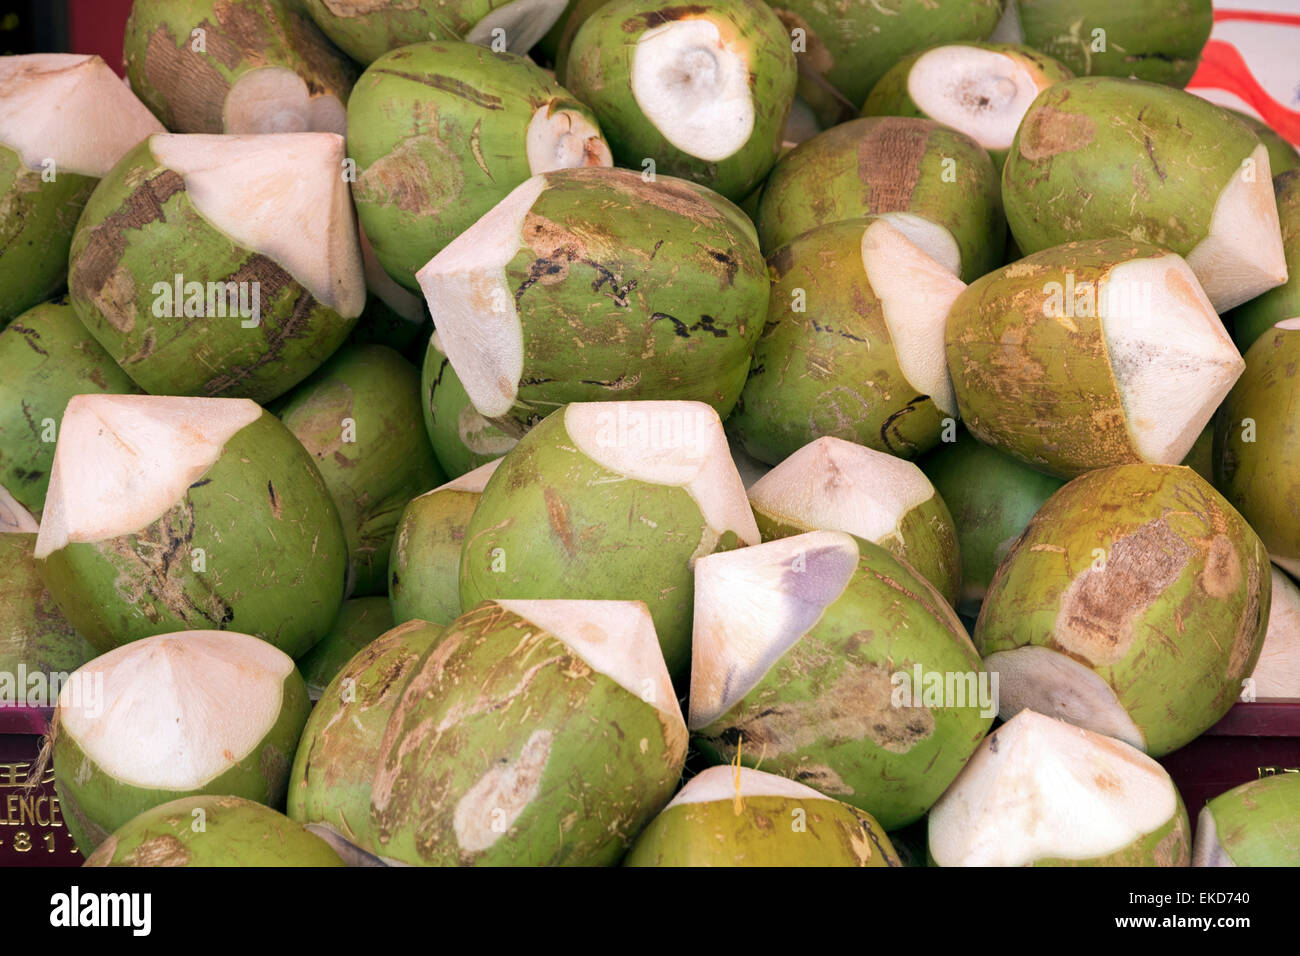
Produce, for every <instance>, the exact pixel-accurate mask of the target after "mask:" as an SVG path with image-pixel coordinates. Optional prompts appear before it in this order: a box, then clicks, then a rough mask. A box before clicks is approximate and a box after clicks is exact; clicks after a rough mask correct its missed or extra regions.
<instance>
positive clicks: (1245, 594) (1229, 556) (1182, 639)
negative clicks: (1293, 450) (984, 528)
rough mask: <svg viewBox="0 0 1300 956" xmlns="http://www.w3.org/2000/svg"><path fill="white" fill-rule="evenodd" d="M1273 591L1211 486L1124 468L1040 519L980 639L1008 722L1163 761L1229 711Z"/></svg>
mask: <svg viewBox="0 0 1300 956" xmlns="http://www.w3.org/2000/svg"><path fill="white" fill-rule="evenodd" d="M1270 594H1271V585H1270V579H1269V565H1268V555H1267V554H1266V553H1265V551H1264V546H1263V544H1262V543H1261V542H1260V540H1259V538H1258V537H1257V536H1256V534H1255V532H1254V531H1252V530H1251V528H1250V526H1249V525H1247V524H1246V522H1245V521H1243V520H1242V517H1241V515H1239V514H1238V513H1237V512H1236V511H1234V510H1233V509H1232V506H1231V505H1229V504H1228V502H1227V501H1226V500H1224V498H1223V496H1222V495H1220V494H1219V493H1218V492H1217V491H1215V490H1214V488H1213V487H1212V486H1211V485H1210V484H1209V483H1208V482H1207V481H1206V480H1205V479H1204V478H1202V477H1201V476H1200V475H1198V474H1197V473H1196V472H1194V471H1192V470H1191V469H1190V468H1184V467H1180V466H1177V465H1173V466H1169V465H1145V464H1143V465H1119V466H1116V467H1114V468H1103V469H1099V470H1097V471H1091V472H1089V473H1088V474H1086V475H1083V476H1082V477H1079V478H1076V479H1074V480H1073V481H1071V482H1069V483H1068V484H1066V485H1065V486H1064V487H1063V488H1062V489H1061V490H1060V491H1058V492H1056V494H1054V495H1052V497H1051V498H1049V499H1048V501H1047V503H1046V504H1044V505H1043V506H1042V508H1040V509H1039V510H1038V513H1037V514H1036V515H1034V518H1033V520H1032V521H1030V522H1029V526H1028V527H1027V528H1026V529H1025V532H1024V534H1023V535H1021V536H1020V538H1019V539H1018V540H1017V541H1016V543H1015V544H1014V545H1013V546H1012V548H1011V550H1010V552H1009V553H1008V554H1007V557H1006V559H1005V560H1004V561H1003V562H1002V566H1001V567H999V568H998V572H997V574H996V575H995V576H994V578H993V582H992V583H991V584H990V585H989V589H988V594H987V596H986V597H985V599H984V605H983V607H982V608H981V609H980V616H979V621H978V622H977V623H976V625H975V635H974V636H975V644H976V646H977V647H978V648H979V649H980V653H981V654H982V655H983V656H984V666H985V668H987V669H988V671H989V672H990V673H996V674H998V675H999V682H1000V687H1001V704H1000V712H1001V715H1002V717H1003V719H1006V718H1008V717H1011V716H1012V715H1014V714H1016V713H1018V712H1019V711H1020V709H1021V708H1024V707H1028V708H1030V709H1032V710H1036V711H1039V712H1040V713H1044V714H1048V715H1050V716H1053V717H1059V718H1060V719H1062V720H1065V721H1068V722H1070V723H1073V724H1077V725H1079V726H1081V727H1085V728H1087V729H1089V730H1094V731H1097V732H1098V733H1103V734H1107V735H1109V736H1111V737H1115V738H1117V739H1119V740H1122V741H1124V742H1125V743H1127V744H1130V745H1132V746H1134V747H1137V748H1138V749H1140V750H1143V751H1145V752H1147V753H1149V754H1151V755H1153V756H1157V757H1158V756H1161V755H1163V754H1166V753H1169V752H1170V751H1171V750H1176V749H1177V748H1179V747H1181V746H1182V745H1183V744H1185V743H1187V742H1188V741H1190V740H1192V739H1193V738H1195V737H1197V736H1199V735H1200V734H1201V733H1203V732H1205V731H1206V730H1208V729H1209V728H1210V727H1212V726H1213V725H1214V724H1215V722H1217V721H1218V720H1219V718H1220V717H1222V716H1223V715H1224V714H1225V713H1227V712H1228V709H1229V708H1230V707H1232V704H1233V702H1234V701H1235V699H1236V698H1237V695H1238V694H1239V693H1240V691H1241V687H1242V680H1243V679H1244V678H1246V677H1248V676H1249V675H1250V673H1251V671H1252V670H1253V669H1254V667H1255V661H1256V659H1257V658H1258V657H1259V652H1260V647H1261V646H1262V644H1263V641H1264V633H1265V630H1266V628H1267V627H1268V611H1269V600H1270Z"/></svg>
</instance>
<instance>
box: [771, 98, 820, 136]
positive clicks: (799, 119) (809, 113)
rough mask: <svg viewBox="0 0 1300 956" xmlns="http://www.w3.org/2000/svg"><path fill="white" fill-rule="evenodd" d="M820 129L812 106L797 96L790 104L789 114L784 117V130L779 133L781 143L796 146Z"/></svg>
mask: <svg viewBox="0 0 1300 956" xmlns="http://www.w3.org/2000/svg"><path fill="white" fill-rule="evenodd" d="M821 131H822V128H821V124H820V123H818V122H817V114H816V113H814V112H813V110H812V107H811V106H809V105H808V103H807V102H806V101H805V100H804V99H803V98H802V97H799V96H796V97H795V98H794V102H793V103H791V104H790V114H789V115H788V116H787V117H786V118H785V130H784V131H783V132H782V133H781V140H782V145H785V144H787V143H788V144H789V145H791V146H798V145H799V144H800V143H802V142H805V141H807V140H810V139H812V138H813V137H814V136H816V135H817V134H818V133H820V132H821Z"/></svg>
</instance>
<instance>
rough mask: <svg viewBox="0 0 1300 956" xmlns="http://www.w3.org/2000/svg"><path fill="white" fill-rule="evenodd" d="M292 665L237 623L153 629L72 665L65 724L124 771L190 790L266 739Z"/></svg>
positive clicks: (123, 775)
mask: <svg viewBox="0 0 1300 956" xmlns="http://www.w3.org/2000/svg"><path fill="white" fill-rule="evenodd" d="M293 669H294V664H293V660H292V658H290V657H289V656H288V655H287V654H285V653H284V652H283V651H281V650H279V649H278V648H276V647H273V646H272V645H270V644H268V643H267V642H266V641H263V640H260V639H258V638H256V637H251V636H249V635H247V634H240V633H237V632H235V631H180V632H177V633H174V634H160V635H158V636H156V637H147V638H144V639H143V640H139V641H135V642H133V643H131V644H127V645H124V646H123V647H119V648H117V649H116V650H112V651H109V652H108V653H107V654H104V655H103V656H101V657H97V658H95V659H94V660H93V661H91V662H90V663H89V664H86V665H85V666H84V667H82V668H80V669H79V670H77V671H76V672H75V673H73V674H72V676H71V677H70V678H69V679H68V681H67V683H65V684H64V686H63V689H62V690H61V691H60V692H59V702H58V719H59V725H60V728H61V730H62V732H64V733H68V734H71V736H72V737H73V738H74V739H75V740H76V741H77V745H78V746H79V747H80V748H81V749H82V751H83V752H84V753H85V754H86V756H88V757H89V758H90V759H91V760H93V761H95V762H96V763H97V764H99V766H100V767H102V768H103V770H104V771H105V772H106V773H108V774H109V775H110V776H112V777H115V778H116V779H118V780H121V781H123V782H126V783H129V784H132V785H134V786H137V787H146V788H150V789H161V790H192V789H195V788H197V787H200V786H202V785H203V784H205V783H206V782H208V781H209V780H211V779H212V778H213V777H216V776H217V775H219V774H221V773H223V772H225V771H226V770H228V769H229V768H230V767H232V766H234V765H235V764H236V763H238V762H240V761H241V760H243V759H244V758H245V757H247V756H248V755H249V754H250V753H252V751H253V750H254V748H256V747H257V745H258V744H259V743H261V741H262V740H263V738H265V737H266V735H267V733H268V732H269V731H270V730H271V728H272V727H273V726H274V725H275V723H276V721H277V720H278V719H279V717H280V711H281V709H282V706H283V701H284V681H285V678H286V677H287V676H288V675H289V673H290V672H291V671H293Z"/></svg>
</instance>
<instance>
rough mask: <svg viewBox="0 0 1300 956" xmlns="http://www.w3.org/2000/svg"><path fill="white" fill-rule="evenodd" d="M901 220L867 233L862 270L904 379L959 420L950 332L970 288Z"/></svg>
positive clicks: (882, 223)
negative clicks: (952, 315)
mask: <svg viewBox="0 0 1300 956" xmlns="http://www.w3.org/2000/svg"><path fill="white" fill-rule="evenodd" d="M907 228H908V224H907V223H906V222H905V221H904V222H901V223H900V221H899V220H898V219H890V218H881V219H876V220H875V221H873V222H872V223H871V224H870V225H869V226H867V228H866V229H865V230H863V233H862V267H863V269H865V270H866V274H867V281H868V282H869V283H871V289H872V291H873V292H875V294H876V296H877V298H879V299H880V309H881V312H882V313H883V315H884V318H885V325H886V326H888V328H889V337H890V338H891V339H892V340H893V343H894V354H895V356H896V358H897V360H898V365H899V368H901V369H902V371H903V377H904V378H906V379H907V381H908V384H910V385H911V386H912V387H913V388H914V389H916V390H917V392H919V393H920V394H921V395H928V396H930V398H931V400H933V402H934V404H935V405H936V406H938V408H939V411H941V412H943V413H944V414H945V415H951V416H953V417H954V418H955V417H956V415H957V397H956V393H955V392H954V391H953V387H952V380H951V379H950V378H949V376H948V353H947V348H946V345H945V342H944V331H945V329H946V328H947V324H948V312H949V311H950V310H951V309H952V304H953V302H954V301H956V299H957V296H959V295H961V293H962V291H963V290H964V289H965V288H966V284H965V283H964V282H962V281H961V280H960V279H958V278H957V277H956V276H955V275H954V274H953V272H952V270H950V269H949V268H947V267H946V266H945V265H943V264H942V263H941V262H940V261H939V260H937V259H935V258H934V257H933V256H931V255H929V254H928V253H927V252H926V251H925V250H924V249H922V248H921V247H920V246H918V245H917V244H916V242H914V241H913V240H912V238H911V237H910V236H909V235H907V233H906V232H905V230H906V229H907Z"/></svg>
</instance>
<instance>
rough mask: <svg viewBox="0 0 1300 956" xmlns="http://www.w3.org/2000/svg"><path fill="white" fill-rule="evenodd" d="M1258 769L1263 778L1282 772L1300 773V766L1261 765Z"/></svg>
mask: <svg viewBox="0 0 1300 956" xmlns="http://www.w3.org/2000/svg"><path fill="white" fill-rule="evenodd" d="M1258 769H1259V776H1260V778H1261V779H1262V778H1264V777H1276V776H1277V775H1278V774H1280V773H1300V767H1260V768H1258Z"/></svg>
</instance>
